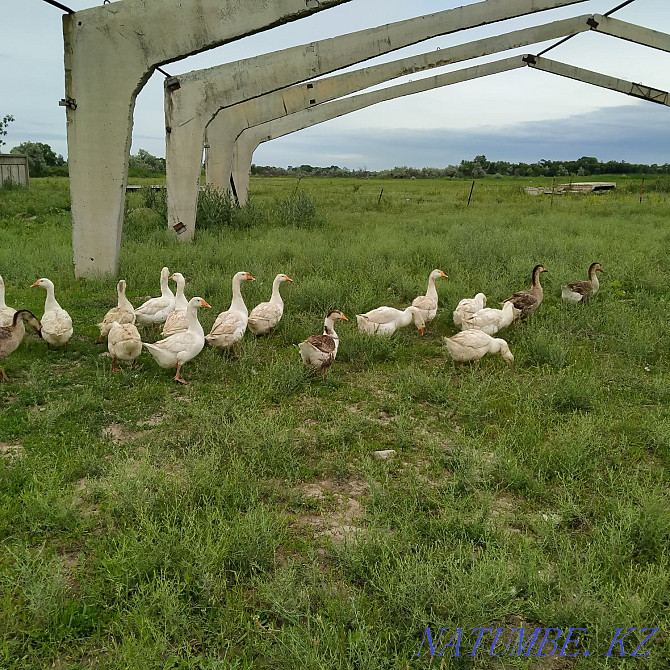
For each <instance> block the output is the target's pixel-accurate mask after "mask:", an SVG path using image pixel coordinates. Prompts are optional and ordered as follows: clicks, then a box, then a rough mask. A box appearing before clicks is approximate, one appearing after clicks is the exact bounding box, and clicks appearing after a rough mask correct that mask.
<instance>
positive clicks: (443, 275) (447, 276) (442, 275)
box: [440, 272, 449, 279]
mask: <svg viewBox="0 0 670 670" xmlns="http://www.w3.org/2000/svg"><path fill="white" fill-rule="evenodd" d="M440 277H446V278H447V279H449V275H445V274H444V272H443V273H442V274H441V275H440Z"/></svg>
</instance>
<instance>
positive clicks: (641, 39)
mask: <svg viewBox="0 0 670 670" xmlns="http://www.w3.org/2000/svg"><path fill="white" fill-rule="evenodd" d="M585 31H598V32H603V33H605V34H608V35H611V36H614V37H619V38H622V39H627V40H629V41H633V42H636V43H638V44H643V45H646V46H652V47H654V48H657V49H661V50H667V48H668V46H669V45H668V42H669V40H670V36H668V35H665V34H664V33H659V32H657V31H654V30H650V29H648V28H642V27H640V26H635V25H633V24H629V23H625V22H623V21H616V20H614V19H609V18H608V17H604V16H600V15H597V14H596V15H584V16H577V17H574V18H570V19H565V20H562V21H554V22H552V23H549V24H544V25H539V26H533V27H531V28H525V29H522V30H516V31H513V32H510V33H504V34H501V35H496V36H495V37H489V38H486V39H482V40H477V41H474V42H468V43H466V44H460V45H458V46H454V47H449V48H446V49H442V50H438V51H432V52H430V53H426V54H422V55H420V56H413V57H409V58H403V59H400V60H396V61H393V62H390V63H383V64H382V65H376V66H372V67H367V68H362V69H360V70H356V71H355V72H348V73H345V74H341V75H335V76H333V77H327V78H324V79H317V80H314V81H311V82H307V83H302V84H299V85H296V86H291V87H288V88H285V89H282V90H281V91H275V92H272V93H268V94H266V95H264V96H261V97H260V98H255V99H253V100H248V101H245V102H242V103H240V104H238V105H233V106H232V107H227V108H226V109H222V110H221V111H220V112H219V113H218V114H217V115H216V116H215V117H214V119H213V120H212V121H211V122H210V124H209V125H208V127H207V136H208V142H209V144H210V152H209V156H210V158H209V160H208V163H207V166H206V174H207V182H208V183H211V184H213V185H214V186H216V187H217V188H219V189H228V188H229V185H230V179H231V169H232V167H231V162H230V161H231V160H232V158H231V155H232V145H231V141H232V138H233V137H235V136H239V134H240V133H241V132H242V131H243V130H244V129H245V128H250V127H252V126H255V125H259V124H264V123H266V122H267V121H271V120H272V119H279V118H282V117H284V116H287V115H289V114H294V113H295V112H298V111H300V110H303V109H307V108H309V107H312V106H313V105H315V104H316V105H318V104H320V103H323V102H327V101H329V100H334V99H336V98H339V97H342V96H345V95H350V94H351V93H355V92H356V91H360V90H363V89H365V88H368V87H370V86H373V85H376V84H379V83H382V82H385V81H389V80H391V79H393V78H395V77H399V76H403V75H408V74H413V73H416V72H421V71H424V70H427V69H430V68H435V67H440V66H443V65H449V64H453V63H457V62H461V61H465V60H469V59H472V58H478V57H480V56H485V55H490V54H493V53H499V52H501V51H507V50H509V49H515V48H518V47H521V46H527V45H529V44H533V43H537V42H545V41H549V40H555V39H559V38H561V37H565V36H567V35H576V34H577V33H580V32H585Z"/></svg>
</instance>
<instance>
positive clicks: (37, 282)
mask: <svg viewBox="0 0 670 670" xmlns="http://www.w3.org/2000/svg"><path fill="white" fill-rule="evenodd" d="M39 285H40V283H39V281H36V282H35V283H34V284H31V285H30V288H36V287H37V286H39Z"/></svg>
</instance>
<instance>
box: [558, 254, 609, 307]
mask: <svg viewBox="0 0 670 670" xmlns="http://www.w3.org/2000/svg"><path fill="white" fill-rule="evenodd" d="M597 272H603V273H604V272H605V270H603V266H602V265H600V263H591V265H590V266H589V278H588V280H587V281H574V282H572V283H571V284H568V285H567V286H561V297H562V298H563V300H564V301H565V302H570V303H573V304H575V303H578V302H586V301H587V300H588V299H589V298H590V297H591V296H592V295H595V294H596V293H598V289H599V288H600V282H599V281H598V275H597V274H596V273H597Z"/></svg>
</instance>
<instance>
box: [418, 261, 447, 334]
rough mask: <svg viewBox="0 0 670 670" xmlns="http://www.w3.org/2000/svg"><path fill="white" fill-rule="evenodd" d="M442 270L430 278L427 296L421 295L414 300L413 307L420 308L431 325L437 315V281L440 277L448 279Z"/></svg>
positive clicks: (431, 274) (425, 319)
mask: <svg viewBox="0 0 670 670" xmlns="http://www.w3.org/2000/svg"><path fill="white" fill-rule="evenodd" d="M448 276H449V275H446V274H444V272H442V270H433V271H432V272H431V273H430V275H429V276H428V288H427V290H426V295H420V296H419V297H418V298H414V300H412V306H413V307H418V308H419V309H420V310H421V312H422V314H421V316H423V320H424V321H425V322H426V323H430V322H431V321H432V320H433V319H434V318H435V315H436V314H437V289H436V288H435V280H436V279H439V278H440V277H448Z"/></svg>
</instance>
